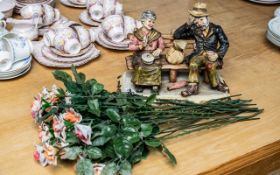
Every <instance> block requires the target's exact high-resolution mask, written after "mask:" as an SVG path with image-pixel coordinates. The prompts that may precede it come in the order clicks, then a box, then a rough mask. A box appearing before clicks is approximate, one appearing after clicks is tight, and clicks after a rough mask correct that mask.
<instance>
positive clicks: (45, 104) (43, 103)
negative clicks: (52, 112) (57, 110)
mask: <svg viewBox="0 0 280 175" xmlns="http://www.w3.org/2000/svg"><path fill="white" fill-rule="evenodd" d="M49 107H51V104H50V103H49V102H48V101H47V100H45V99H43V98H42V110H43V111H45V110H46V109H48V108H49Z"/></svg>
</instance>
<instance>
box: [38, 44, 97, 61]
mask: <svg viewBox="0 0 280 175" xmlns="http://www.w3.org/2000/svg"><path fill="white" fill-rule="evenodd" d="M97 52H99V51H98V50H97V49H96V48H95V47H91V49H90V50H89V51H88V52H86V53H85V54H83V55H81V56H77V57H71V58H65V57H61V56H58V55H56V54H54V53H53V52H52V51H51V49H50V48H49V47H47V46H43V48H42V54H43V56H44V57H45V58H47V59H49V60H51V61H54V62H61V63H75V62H79V61H82V60H86V59H88V58H89V57H90V56H91V55H93V54H94V53H97Z"/></svg>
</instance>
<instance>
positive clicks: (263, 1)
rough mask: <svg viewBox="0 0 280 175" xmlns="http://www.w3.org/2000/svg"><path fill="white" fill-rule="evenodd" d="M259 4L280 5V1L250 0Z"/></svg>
mask: <svg viewBox="0 0 280 175" xmlns="http://www.w3.org/2000/svg"><path fill="white" fill-rule="evenodd" d="M249 1H251V2H254V3H258V4H279V3H280V0H249Z"/></svg>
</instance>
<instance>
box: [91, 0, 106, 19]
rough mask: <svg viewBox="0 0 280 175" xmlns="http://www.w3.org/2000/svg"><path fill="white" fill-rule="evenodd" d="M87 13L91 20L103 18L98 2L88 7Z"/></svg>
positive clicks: (101, 8)
mask: <svg viewBox="0 0 280 175" xmlns="http://www.w3.org/2000/svg"><path fill="white" fill-rule="evenodd" d="M88 13H89V15H90V17H91V19H93V20H97V21H99V20H101V19H102V18H103V17H104V14H103V7H102V5H101V4H100V3H99V2H96V3H94V4H91V5H89V7H88Z"/></svg>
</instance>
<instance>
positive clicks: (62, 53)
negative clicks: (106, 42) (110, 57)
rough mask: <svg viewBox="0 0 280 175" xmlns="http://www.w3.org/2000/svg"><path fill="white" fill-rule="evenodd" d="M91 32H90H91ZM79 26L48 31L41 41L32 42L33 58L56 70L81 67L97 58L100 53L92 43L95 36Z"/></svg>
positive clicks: (73, 25) (74, 25)
mask: <svg viewBox="0 0 280 175" xmlns="http://www.w3.org/2000/svg"><path fill="white" fill-rule="evenodd" d="M91 32H92V31H91ZM91 32H90V31H89V30H87V29H85V28H83V27H82V26H81V25H79V24H72V25H70V26H69V27H64V28H57V29H50V30H49V31H48V32H46V33H45V34H44V37H43V40H42V41H34V42H33V46H34V47H35V48H36V49H35V50H34V52H33V56H34V58H35V59H36V60H37V61H38V62H39V63H40V64H42V65H45V66H48V67H56V68H68V67H71V66H72V65H75V66H81V65H84V64H86V63H88V62H89V61H91V60H93V59H95V58H97V57H98V56H99V55H100V51H99V50H98V49H96V47H95V45H94V44H93V43H92V42H93V41H94V38H95V34H92V33H91Z"/></svg>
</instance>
